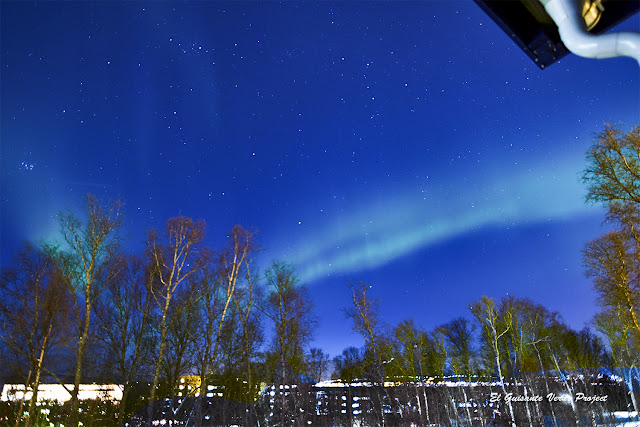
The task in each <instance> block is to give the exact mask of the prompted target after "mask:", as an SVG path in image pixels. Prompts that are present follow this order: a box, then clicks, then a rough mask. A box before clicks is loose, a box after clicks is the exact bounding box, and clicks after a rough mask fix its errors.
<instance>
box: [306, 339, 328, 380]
mask: <svg viewBox="0 0 640 427" xmlns="http://www.w3.org/2000/svg"><path fill="white" fill-rule="evenodd" d="M306 365H307V374H308V375H309V377H311V378H313V379H314V380H315V381H321V380H322V378H323V377H324V374H325V372H327V368H328V367H329V355H328V354H326V353H325V352H324V351H322V349H321V348H315V347H314V348H310V349H309V353H308V354H307V363H306Z"/></svg>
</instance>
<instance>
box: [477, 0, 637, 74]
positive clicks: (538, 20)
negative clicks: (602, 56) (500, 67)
mask: <svg viewBox="0 0 640 427" xmlns="http://www.w3.org/2000/svg"><path fill="white" fill-rule="evenodd" d="M474 1H475V3H476V4H477V5H478V6H480V8H482V10H484V11H485V13H486V14H487V15H489V17H490V18H491V19H492V20H493V21H494V22H495V23H496V24H498V26H499V27H500V28H502V30H503V31H504V32H505V33H506V34H507V35H508V36H509V37H510V38H511V39H512V40H513V41H514V42H515V43H516V44H517V45H518V46H519V47H520V49H522V50H523V51H524V52H525V53H526V54H527V55H528V56H529V57H530V58H531V59H532V60H533V62H535V63H536V64H537V65H538V66H539V67H540V68H541V69H544V68H546V67H548V66H549V65H551V64H553V63H554V62H556V61H558V60H559V59H560V58H562V57H563V56H565V55H566V54H567V53H569V50H568V49H567V48H566V46H565V45H564V44H563V43H562V40H561V39H560V34H559V33H558V27H557V26H556V24H555V22H554V21H553V19H551V17H550V16H549V14H548V13H547V11H546V10H545V8H544V6H543V5H542V3H540V1H539V0H474ZM576 1H581V3H582V16H583V18H584V20H585V25H586V27H587V29H588V31H589V33H592V34H601V33H604V32H605V31H607V30H609V29H610V28H612V27H614V26H616V25H617V24H619V23H620V22H622V21H623V20H625V19H627V18H628V17H630V16H632V15H634V14H635V13H637V12H638V11H640V0H576Z"/></svg>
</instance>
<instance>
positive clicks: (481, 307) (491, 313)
mask: <svg viewBox="0 0 640 427" xmlns="http://www.w3.org/2000/svg"><path fill="white" fill-rule="evenodd" d="M470 309H471V313H473V315H474V316H475V317H476V319H477V320H478V323H479V324H480V326H481V327H482V330H483V332H484V337H485V340H486V341H487V342H488V343H489V345H490V347H491V350H492V354H493V358H494V362H495V364H494V367H495V369H496V373H497V376H498V380H499V381H500V387H501V388H502V392H503V395H506V394H507V391H506V389H505V386H504V377H503V375H502V360H501V354H500V353H501V352H500V346H499V343H498V342H499V340H500V339H501V338H502V337H503V336H504V335H505V334H507V333H508V332H509V327H510V323H508V322H507V323H506V324H504V323H503V324H502V325H501V322H500V319H499V317H498V313H497V311H496V306H495V301H494V300H493V298H489V297H486V296H482V299H481V300H480V301H476V302H474V303H472V304H471V307H470ZM507 407H508V408H509V416H510V417H511V425H512V426H513V427H515V426H516V423H515V414H514V413H513V406H512V405H511V401H510V400H509V401H507Z"/></svg>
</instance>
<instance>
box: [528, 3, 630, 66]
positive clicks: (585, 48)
mask: <svg viewBox="0 0 640 427" xmlns="http://www.w3.org/2000/svg"><path fill="white" fill-rule="evenodd" d="M540 3H542V4H543V5H544V8H545V9H546V10H547V13H548V14H549V16H551V18H552V19H553V20H554V22H555V23H556V25H557V26H558V32H559V33H560V38H561V39H562V43H564V45H565V46H566V47H567V49H569V50H570V51H571V52H573V53H575V54H576V55H579V56H584V57H587V58H611V57H614V56H630V57H632V58H634V59H635V60H636V61H638V65H640V33H635V32H633V33H632V32H618V33H611V34H601V35H594V34H590V33H589V32H587V28H586V25H585V23H584V19H582V14H581V11H580V9H579V7H578V6H579V5H578V2H577V1H576V0H540ZM604 13H606V11H605V12H604Z"/></svg>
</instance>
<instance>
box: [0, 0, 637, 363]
mask: <svg viewBox="0 0 640 427" xmlns="http://www.w3.org/2000/svg"><path fill="white" fill-rule="evenodd" d="M0 7H1V25H0V26H1V27H2V28H1V30H0V31H1V38H0V44H1V55H2V56H1V66H2V68H1V70H2V71H1V85H2V86H1V89H2V93H1V102H2V111H1V120H2V125H1V128H2V129H1V134H0V136H1V140H2V145H1V153H0V154H1V160H0V162H1V163H0V165H1V170H0V173H1V178H0V181H1V182H0V194H1V196H2V197H1V202H0V212H1V213H0V226H1V228H0V241H1V243H2V253H1V254H2V264H3V265H6V264H7V263H9V262H10V258H11V256H12V254H13V253H14V252H15V250H16V249H17V248H18V247H19V245H20V242H21V241H22V240H23V239H30V240H38V239H48V238H55V230H56V227H57V223H56V219H55V217H56V214H57V213H58V211H60V210H62V209H65V208H71V209H75V208H76V207H77V206H79V205H80V204H81V203H82V195H83V194H85V193H87V192H91V193H95V194H97V195H99V196H101V197H121V198H122V199H123V200H124V201H125V203H126V208H125V214H126V221H125V235H126V237H127V240H126V242H127V243H126V244H127V248H128V249H130V250H132V251H139V252H141V249H142V247H143V242H144V233H145V230H146V229H147V228H149V227H152V226H153V227H161V226H162V224H163V223H164V221H166V219H168V218H169V217H171V216H175V215H178V214H182V215H187V216H191V217H193V218H202V219H204V220H206V221H207V225H208V230H207V232H208V240H209V241H210V243H211V245H212V246H219V245H220V244H221V243H222V242H223V241H224V236H225V232H226V231H228V230H229V229H230V228H231V227H232V226H233V225H234V224H236V223H239V224H242V225H243V226H246V227H255V228H256V229H258V230H260V243H261V244H262V246H263V251H262V253H261V255H260V260H259V261H260V263H261V264H262V265H263V266H266V264H267V263H268V262H269V261H270V260H273V259H282V260H285V261H288V262H291V263H293V264H295V265H296V271H297V273H298V274H299V276H300V279H301V280H303V281H304V282H305V283H307V284H308V285H309V287H310V290H311V295H312V297H313V299H314V302H315V304H316V306H315V312H316V314H317V316H318V318H319V331H318V334H317V341H316V345H317V346H320V347H323V348H326V349H327V350H328V351H329V352H330V353H334V354H335V353H337V352H339V351H341V349H342V348H343V347H344V346H346V345H349V343H355V344H356V345H357V343H358V342H359V341H357V340H358V338H356V337H355V336H354V335H353V334H352V333H351V332H350V327H349V325H347V324H346V321H345V319H344V317H343V313H342V307H344V306H346V305H347V304H349V295H348V289H347V286H346V285H347V283H348V282H349V281H359V280H364V281H367V282H369V283H371V284H372V285H373V286H374V292H373V296H374V297H377V298H379V299H380V300H381V310H382V314H383V318H384V320H386V321H389V322H398V321H400V320H402V319H405V318H408V317H413V318H414V319H415V320H416V322H417V323H418V324H422V325H423V326H425V327H433V326H435V325H437V324H440V323H444V322H446V321H448V320H449V319H450V318H452V317H453V316H457V315H465V316H469V313H468V308H467V305H468V303H469V302H471V301H473V300H476V299H478V298H479V297H480V296H481V295H490V296H495V297H500V296H502V295H504V294H505V293H513V294H515V295H518V296H522V297H530V298H532V299H534V300H535V301H537V302H539V303H541V304H544V305H545V306H548V307H549V308H551V309H552V310H557V311H559V312H560V313H561V314H562V315H563V316H564V317H565V320H566V321H567V322H568V323H569V324H571V325H572V326H574V327H576V328H580V327H582V324H583V323H584V322H587V321H589V319H590V317H591V316H592V314H593V312H594V294H593V293H592V292H591V285H590V283H589V281H588V280H587V279H586V278H585V277H584V268H583V266H582V260H581V254H580V250H581V249H582V247H583V246H584V244H585V243H586V242H587V241H588V240H589V239H593V238H595V237H596V236H598V235H599V234H601V233H602V232H603V230H604V229H605V227H603V226H602V221H603V220H604V210H603V209H602V208H600V207H598V206H591V205H586V204H585V203H584V193H585V190H584V186H583V184H582V183H581V180H580V176H581V171H582V169H583V168H584V167H585V158H584V153H585V151H586V150H587V148H588V147H589V146H590V145H591V143H592V142H593V139H594V137H595V135H597V134H598V133H599V132H600V131H601V130H602V129H603V127H604V124H605V123H617V124H620V126H622V127H623V128H624V129H629V128H631V126H632V125H633V124H635V123H637V122H638V119H640V75H639V74H640V70H639V69H638V67H637V64H636V63H635V62H634V61H633V60H632V59H629V58H615V59H607V60H589V59H583V58H578V57H576V56H574V55H569V56H567V57H566V58H564V59H562V60H561V61H559V62H558V63H556V64H554V65H552V66H551V67H549V68H548V69H545V70H544V71H541V70H539V69H538V67H537V66H535V64H533V63H532V62H531V60H530V59H529V58H528V57H526V55H525V54H524V53H522V52H521V51H520V50H519V49H518V48H517V46H515V45H514V44H513V42H512V41H511V40H510V39H509V38H508V37H507V36H506V35H505V34H504V33H503V32H502V31H501V30H500V29H499V28H498V27H497V26H496V25H495V24H494V23H493V22H492V21H491V20H490V19H489V18H488V17H487V16H486V15H484V13H483V12H482V11H481V10H480V9H479V8H478V7H477V6H476V5H475V4H474V3H473V2H472V1H470V0H469V1H462V0H456V1H451V2H444V1H424V2H348V3H347V2H317V3H315V2H284V3H273V2H265V3H257V2H215V1H214V2H193V3H177V4H172V3H164V2H129V3H118V2H112V3H84V2H79V3H71V2H65V3H63V2H43V3H38V2H36V3H33V2H30V3H26V2H11V1H8V2H2V4H1V6H0ZM638 19H639V18H638V16H635V17H632V18H631V19H629V20H627V21H626V22H624V23H622V24H621V25H620V26H619V28H620V29H622V30H636V31H637V30H638V28H639V27H640V25H639V24H640V23H639V20H638Z"/></svg>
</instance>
